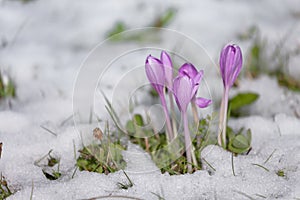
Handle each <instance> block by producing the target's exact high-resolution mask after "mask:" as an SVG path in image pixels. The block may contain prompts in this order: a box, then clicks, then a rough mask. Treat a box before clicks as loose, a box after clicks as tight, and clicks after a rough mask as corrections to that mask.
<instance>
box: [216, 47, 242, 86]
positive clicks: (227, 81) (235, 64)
mask: <svg viewBox="0 0 300 200" xmlns="http://www.w3.org/2000/svg"><path fill="white" fill-rule="evenodd" d="M242 64H243V58H242V52H241V49H240V47H239V46H237V45H235V44H233V45H226V46H225V47H224V48H223V50H222V51H221V55H220V71H221V75H222V79H223V84H224V87H227V88H229V87H231V86H232V85H233V84H234V82H235V80H236V78H237V76H238V75H239V73H240V71H241V69H242Z"/></svg>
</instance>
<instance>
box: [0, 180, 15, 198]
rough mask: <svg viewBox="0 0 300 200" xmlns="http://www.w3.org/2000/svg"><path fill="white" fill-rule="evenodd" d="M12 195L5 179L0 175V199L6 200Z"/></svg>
mask: <svg viewBox="0 0 300 200" xmlns="http://www.w3.org/2000/svg"><path fill="white" fill-rule="evenodd" d="M12 194H13V192H12V190H11V189H10V187H9V186H8V183H7V180H6V178H5V177H4V176H2V174H1V175H0V199H6V198H7V197H9V196H10V195H12Z"/></svg>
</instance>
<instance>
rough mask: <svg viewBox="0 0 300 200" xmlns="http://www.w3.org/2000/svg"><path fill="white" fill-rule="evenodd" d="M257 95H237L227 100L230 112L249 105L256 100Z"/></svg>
mask: <svg viewBox="0 0 300 200" xmlns="http://www.w3.org/2000/svg"><path fill="white" fill-rule="evenodd" d="M258 97H259V95H258V94H256V93H251V92H249V93H239V94H237V95H236V96H234V97H233V98H232V99H230V100H229V104H230V109H231V111H235V110H237V109H240V108H241V107H244V106H247V105H250V104H252V103H254V102H255V101H256V100H257V99H258Z"/></svg>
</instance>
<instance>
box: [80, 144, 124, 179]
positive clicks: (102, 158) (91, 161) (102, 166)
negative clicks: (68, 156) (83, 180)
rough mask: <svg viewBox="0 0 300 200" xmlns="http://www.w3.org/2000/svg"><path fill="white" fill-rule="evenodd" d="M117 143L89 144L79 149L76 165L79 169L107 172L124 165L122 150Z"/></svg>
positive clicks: (122, 167) (121, 167)
mask: <svg viewBox="0 0 300 200" xmlns="http://www.w3.org/2000/svg"><path fill="white" fill-rule="evenodd" d="M123 150H124V148H123V147H122V146H121V145H120V144H118V143H108V144H103V143H101V144H91V145H88V146H86V147H83V149H81V150H79V152H80V156H79V157H78V159H77V162H76V165H77V166H78V168H79V170H81V171H82V170H86V171H90V172H98V173H104V174H109V173H112V172H116V171H118V170H120V169H124V168H125V167H126V162H125V161H124V159H123V156H122V151H123Z"/></svg>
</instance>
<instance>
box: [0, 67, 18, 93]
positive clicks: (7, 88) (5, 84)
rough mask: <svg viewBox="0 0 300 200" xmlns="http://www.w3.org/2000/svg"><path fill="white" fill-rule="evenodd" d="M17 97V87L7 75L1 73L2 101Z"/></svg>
mask: <svg viewBox="0 0 300 200" xmlns="http://www.w3.org/2000/svg"><path fill="white" fill-rule="evenodd" d="M15 96H16V87H15V84H14V83H13V81H12V79H11V78H10V77H9V76H8V75H7V74H2V73H1V72H0V99H1V98H5V97H15Z"/></svg>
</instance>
